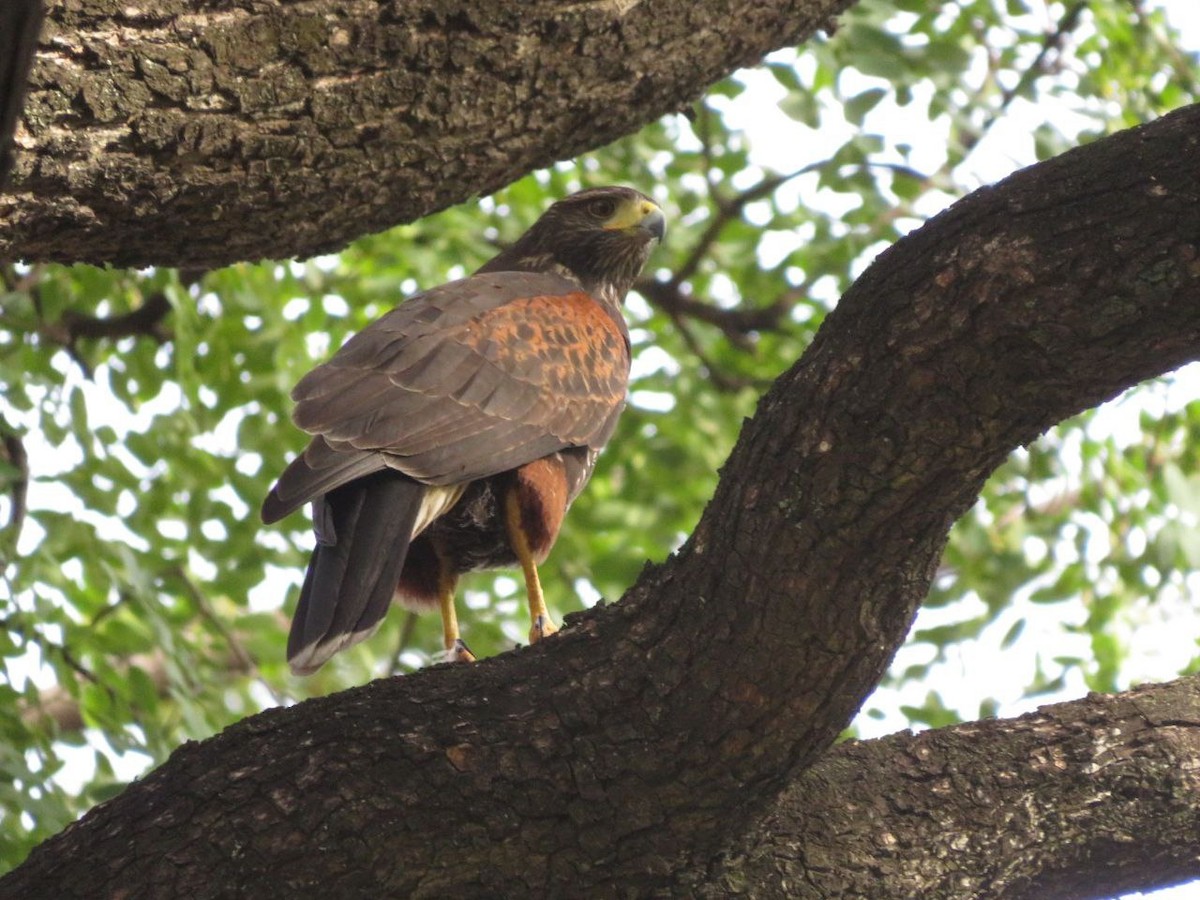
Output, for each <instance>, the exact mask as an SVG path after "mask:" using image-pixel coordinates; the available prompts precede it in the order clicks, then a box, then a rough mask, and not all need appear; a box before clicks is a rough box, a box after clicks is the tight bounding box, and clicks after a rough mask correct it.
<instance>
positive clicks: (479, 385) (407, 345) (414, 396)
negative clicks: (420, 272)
mask: <svg viewBox="0 0 1200 900" xmlns="http://www.w3.org/2000/svg"><path fill="white" fill-rule="evenodd" d="M628 377H629V339H628V332H627V331H626V329H625V325H624V321H623V320H622V318H621V316H620V313H619V312H617V311H616V310H612V311H609V310H607V309H606V308H605V307H603V306H602V305H601V303H600V302H599V301H597V300H596V299H595V298H593V297H590V296H589V295H587V294H586V293H584V292H583V291H581V290H580V288H579V286H578V285H577V284H575V283H574V282H572V281H569V280H567V279H565V278H563V277H560V276H558V275H554V274H549V273H545V274H537V273H518V272H495V273H487V274H483V275H474V276H471V277H470V278H466V279H462V280H460V281H456V282H451V283H450V284H447V285H443V286H442V287H440V288H435V289H434V290H432V291H428V292H426V293H424V294H421V295H418V296H417V297H414V298H413V299H411V300H409V301H407V302H406V303H403V304H401V305H400V306H398V307H396V308H395V309H394V310H392V311H391V312H389V313H388V314H386V315H385V316H383V317H382V318H381V319H379V320H378V321H376V322H375V323H373V324H372V325H370V326H368V327H367V328H365V329H364V330H363V331H361V332H360V333H359V334H357V335H355V336H354V337H353V338H351V339H350V340H349V341H348V342H347V343H346V344H345V346H343V347H342V349H341V350H339V351H338V352H337V353H336V354H335V355H334V357H333V358H332V359H331V360H330V361H329V362H328V363H326V364H325V365H322V366H319V367H317V368H316V369H314V370H313V371H312V372H310V373H309V374H308V375H306V376H305V377H304V378H303V379H301V381H300V383H299V384H297V386H296V389H295V391H294V392H293V397H294V398H295V400H296V409H295V413H294V419H295V421H296V424H297V425H299V426H300V427H301V428H303V429H304V430H305V431H307V432H309V433H310V434H312V435H313V436H314V439H313V441H312V443H311V444H310V447H309V450H307V451H306V452H305V453H304V454H302V455H301V456H300V457H298V458H297V459H296V460H295V461H294V462H293V463H292V465H291V466H289V467H288V469H287V470H286V471H285V472H284V474H283V476H282V477H281V478H280V481H279V484H278V485H277V486H276V487H275V489H274V490H273V491H272V493H271V495H270V496H269V497H268V499H267V503H266V504H265V505H264V509H263V515H264V517H266V516H268V515H270V516H271V517H272V518H271V519H270V520H271V521H273V520H274V519H275V518H279V517H281V516H282V515H286V514H287V512H290V511H291V510H292V509H295V508H297V507H299V506H300V505H302V504H303V503H304V502H306V501H307V500H310V499H313V498H315V497H318V496H320V495H321V494H324V493H327V492H328V491H330V490H332V489H334V488H336V487H337V486H339V485H342V484H346V483H347V482H348V481H350V480H353V479H354V478H358V477H361V476H362V475H363V474H369V473H371V472H374V471H378V470H379V469H382V468H391V469H395V470H397V471H400V472H403V473H405V474H407V475H409V476H410V477H412V478H415V479H417V480H419V481H422V482H425V483H427V484H455V483H459V482H466V481H472V480H475V479H478V478H483V477H487V476H489V475H493V474H496V473H498V472H503V471H506V470H508V469H511V468H514V467H516V466H519V465H522V464H524V463H527V462H530V461H532V460H534V459H537V458H539V457H541V456H545V455H546V454H548V453H553V452H555V451H558V450H562V449H564V448H569V447H587V448H591V449H593V450H598V449H599V448H600V447H602V446H603V445H604V443H605V442H606V441H607V440H608V438H609V436H610V435H611V432H612V427H611V426H612V422H613V421H615V415H616V413H617V412H619V411H620V409H621V407H622V406H623V404H624V398H625V390H626V386H627V383H628Z"/></svg>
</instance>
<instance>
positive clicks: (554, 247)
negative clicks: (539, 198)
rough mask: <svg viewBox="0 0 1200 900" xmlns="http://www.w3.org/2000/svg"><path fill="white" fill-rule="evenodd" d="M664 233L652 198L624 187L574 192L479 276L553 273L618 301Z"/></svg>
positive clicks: (485, 267) (630, 285)
mask: <svg viewBox="0 0 1200 900" xmlns="http://www.w3.org/2000/svg"><path fill="white" fill-rule="evenodd" d="M665 233H666V219H665V218H664V217H663V213H662V210H661V209H659V208H658V205H657V204H655V202H654V201H653V200H651V199H650V198H649V197H647V196H646V195H645V194H643V193H641V192H640V191H635V190H633V188H627V187H602V188H591V189H590V190H586V191H579V192H578V193H576V194H572V195H571V196H569V197H564V198H563V199H562V200H559V201H558V202H557V203H555V204H554V205H553V206H551V207H550V208H549V209H548V210H546V212H545V213H543V214H542V217H541V218H540V219H538V220H537V222H535V223H534V225H533V227H532V228H530V229H529V230H528V231H526V232H525V234H523V235H522V236H521V237H520V239H518V240H517V242H516V243H515V244H513V245H512V246H511V247H510V248H508V249H507V250H505V251H504V252H503V253H501V254H500V255H499V256H497V257H495V258H494V259H493V260H492V261H491V262H489V263H488V264H487V265H485V266H484V267H483V268H481V269H480V270H479V271H481V272H498V271H527V272H546V271H558V272H562V273H563V274H565V275H569V276H572V277H574V278H576V279H577V280H578V281H579V282H580V283H581V284H582V285H583V287H584V289H585V290H587V291H589V292H590V293H592V294H595V295H597V296H603V297H604V298H605V299H608V300H610V301H612V302H620V301H621V300H623V299H624V297H625V294H626V293H627V292H628V291H629V288H630V287H632V285H633V282H634V280H635V279H636V278H637V276H638V274H639V273H640V272H641V271H642V267H643V266H644V265H645V264H646V259H647V258H648V257H649V256H650V251H651V250H652V249H653V248H654V245H655V244H656V243H658V242H660V241H661V240H662V239H663V235H664V234H665Z"/></svg>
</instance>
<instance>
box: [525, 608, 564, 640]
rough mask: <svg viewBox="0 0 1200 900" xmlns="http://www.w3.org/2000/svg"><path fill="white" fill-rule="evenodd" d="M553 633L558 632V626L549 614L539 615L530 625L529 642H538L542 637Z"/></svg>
mask: <svg viewBox="0 0 1200 900" xmlns="http://www.w3.org/2000/svg"><path fill="white" fill-rule="evenodd" d="M552 634H558V626H557V625H555V624H554V623H553V622H551V621H550V617H549V616H548V615H539V616H537V617H536V618H535V619H534V620H533V624H532V625H531V626H529V643H531V644H536V643H537V642H538V641H540V640H541V639H542V638H544V637H547V636H549V635H552Z"/></svg>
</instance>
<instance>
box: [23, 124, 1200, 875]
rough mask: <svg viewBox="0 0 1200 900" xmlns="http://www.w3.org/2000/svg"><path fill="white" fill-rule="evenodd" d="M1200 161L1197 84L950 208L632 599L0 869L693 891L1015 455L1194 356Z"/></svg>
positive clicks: (299, 714) (792, 375) (827, 343)
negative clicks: (1150, 114)
mask: <svg viewBox="0 0 1200 900" xmlns="http://www.w3.org/2000/svg"><path fill="white" fill-rule="evenodd" d="M1198 166H1200V106H1197V107H1190V108H1188V109H1185V110H1182V111H1180V112H1178V113H1176V114H1174V115H1171V116H1168V117H1166V118H1164V119H1162V120H1160V121H1158V122H1155V123H1152V124H1150V125H1147V126H1144V127H1141V128H1137V129H1133V130H1131V131H1128V132H1124V133H1121V134H1118V135H1115V136H1113V137H1110V138H1106V139H1104V140H1101V141H1097V142H1096V143H1094V144H1091V145H1089V146H1086V147H1083V148H1080V149H1078V150H1076V151H1073V152H1071V153H1068V154H1065V155H1064V156H1062V157H1060V158H1058V159H1055V160H1051V161H1049V162H1047V163H1044V164H1041V165H1038V166H1035V167H1032V168H1030V169H1028V170H1025V171H1023V172H1020V173H1018V174H1017V175H1015V176H1013V177H1012V178H1009V179H1007V180H1006V181H1005V182H1003V183H1001V184H1000V185H997V186H996V187H994V188H991V189H987V190H982V191H979V192H976V193H975V194H973V195H972V196H970V197H969V198H967V199H966V200H964V201H962V202H960V203H958V204H956V205H955V206H954V207H953V208H952V209H951V210H949V211H948V212H946V213H944V214H942V215H940V216H938V217H936V218H935V219H932V220H930V222H928V223H927V224H926V225H925V226H924V227H922V228H921V229H920V230H918V231H917V232H914V233H913V234H911V235H910V236H908V237H907V238H905V239H904V240H902V241H900V242H899V243H897V244H896V245H895V246H894V247H893V248H891V249H890V250H889V251H887V252H886V253H884V254H882V255H881V256H880V257H879V259H878V260H877V261H876V263H875V264H874V265H873V266H872V267H871V269H870V270H868V272H867V273H866V274H864V276H863V277H862V278H860V279H859V281H858V282H857V283H856V284H855V285H854V287H853V288H852V289H851V290H850V291H849V292H847V294H846V295H845V297H843V299H842V301H841V303H840V304H839V306H838V308H837V309H836V310H835V311H834V312H833V313H832V314H831V315H830V316H829V317H828V318H827V319H826V321H825V323H824V325H823V327H822V329H821V331H820V333H819V334H818V335H817V338H816V339H815V341H814V342H813V344H812V346H811V347H810V348H809V350H808V352H807V353H806V354H805V356H804V358H803V359H802V360H801V362H800V363H798V364H797V365H796V366H795V367H794V368H793V369H792V370H791V371H790V372H788V373H787V374H785V375H784V376H783V377H782V378H781V379H780V380H779V381H778V382H777V384H776V386H775V387H774V388H772V390H771V391H770V392H769V393H768V394H767V395H766V396H765V397H764V398H763V401H762V403H761V404H760V407H759V411H758V413H757V415H756V417H755V419H754V420H753V421H752V422H751V423H749V424H748V426H747V427H746V429H745V430H744V433H743V434H742V436H741V439H740V440H739V443H738V446H737V448H736V449H735V451H734V453H733V455H732V456H731V458H730V460H729V462H728V463H727V465H726V467H725V469H724V471H723V476H722V479H721V482H720V485H719V487H718V490H717V494H716V496H715V497H714V499H713V501H712V503H711V504H710V506H709V508H708V509H707V510H706V512H705V514H704V517H703V518H702V520H701V522H700V524H699V526H698V527H697V529H696V532H695V533H694V534H693V536H692V538H691V539H690V540H689V541H688V543H687V544H686V545H685V546H684V547H683V548H682V549H681V550H680V552H679V553H678V554H677V555H676V556H675V557H674V558H673V559H671V560H669V561H668V562H667V563H666V564H664V565H661V566H657V567H651V568H650V569H649V570H648V571H647V572H646V573H645V574H644V575H643V577H642V578H641V579H640V580H639V582H638V584H637V585H635V587H634V588H632V589H631V590H630V592H629V593H628V594H627V595H626V597H625V598H624V599H623V601H622V602H621V603H618V604H616V605H613V606H608V607H604V608H598V609H594V610H591V611H589V612H587V613H584V614H581V615H579V616H577V617H575V618H574V619H572V620H569V625H570V627H568V628H567V629H565V630H564V631H563V632H562V633H560V634H559V635H558V636H557V637H555V638H554V639H553V640H549V641H545V642H542V643H539V644H538V645H537V646H536V647H533V648H530V649H528V650H526V651H523V652H517V653H510V654H505V655H503V656H501V657H497V658H494V659H490V660H485V661H483V662H482V663H480V664H478V665H474V666H456V667H437V668H433V669H428V670H425V671H423V672H420V673H417V674H416V675H413V676H408V677H405V678H398V679H390V680H386V681H379V682H375V683H373V684H371V685H369V686H367V687H365V688H362V689H359V690H355V691H349V692H346V693H343V694H340V695H337V696H333V697H327V698H322V699H320V700H316V701H310V702H308V703H304V704H301V705H299V706H296V707H292V708H289V709H277V710H271V711H269V712H267V713H264V714H262V715H260V716H256V717H254V718H252V719H249V720H247V721H245V722H243V723H241V724H239V725H237V726H235V727H233V728H231V729H229V730H227V731H226V732H225V733H223V734H222V735H220V736H218V737H217V738H214V739H212V740H210V741H206V742H204V743H203V744H198V745H189V746H188V747H185V748H183V749H181V750H180V751H179V752H177V753H176V754H175V755H174V756H173V757H172V759H171V760H170V761H169V762H168V763H167V764H165V765H164V766H162V767H161V768H160V769H158V770H157V771H156V772H154V773H152V774H151V775H150V776H148V777H147V778H146V779H145V780H144V781H142V782H139V783H138V784H137V785H135V786H133V787H131V788H130V789H129V790H128V791H126V792H125V793H124V794H123V795H121V796H120V797H119V798H117V799H115V800H114V801H112V802H110V803H108V804H106V805H105V806H103V807H101V808H100V809H98V810H96V811H95V812H93V813H92V814H91V815H90V816H88V817H87V818H86V819H85V820H84V821H83V822H82V823H80V824H79V825H78V826H76V827H73V828H72V829H69V830H68V831H67V832H65V833H64V834H63V835H61V836H59V838H57V839H55V840H54V841H52V842H49V843H48V844H47V845H45V846H44V848H43V849H42V850H41V851H39V852H37V853H35V854H34V855H33V856H31V858H30V860H29V862H28V863H27V864H26V866H25V867H23V868H22V869H20V870H18V872H17V873H15V874H14V875H13V876H11V879H10V880H9V881H8V882H5V883H4V889H5V890H8V891H12V892H14V893H10V894H9V895H10V896H44V895H53V896H59V897H67V896H73V895H78V894H79V893H87V894H92V895H94V894H95V893H96V892H98V891H100V892H105V893H110V892H111V893H118V892H120V891H122V890H124V889H126V888H130V889H134V888H136V889H137V890H141V891H143V892H148V893H151V894H159V895H186V896H206V895H216V894H220V893H221V892H222V891H227V892H239V891H240V892H242V893H246V892H250V893H253V892H256V891H258V892H262V891H266V892H278V891H290V892H293V893H303V892H305V891H311V890H312V889H315V886H318V885H320V886H322V887H323V888H324V889H326V890H330V889H332V888H331V887H330V886H331V885H332V884H334V883H335V882H336V886H337V890H338V892H339V893H340V894H342V895H355V894H357V895H371V896H378V895H380V894H388V895H406V894H412V895H414V896H446V895H450V894H453V895H455V896H466V895H497V894H501V895H502V894H514V893H527V892H529V891H536V890H546V889H548V888H552V887H553V886H554V885H560V886H561V885H566V884H570V885H571V886H572V889H573V890H574V891H576V892H583V893H587V892H597V893H605V892H607V893H612V894H616V893H622V894H639V893H649V892H652V891H655V890H669V889H671V888H672V887H680V886H682V889H683V890H685V891H686V890H687V888H688V886H689V885H690V886H695V885H697V884H698V883H699V880H701V879H702V878H703V877H704V874H703V873H707V872H708V871H710V866H711V862H712V860H713V859H714V858H715V857H716V856H717V855H718V854H720V853H721V852H722V851H727V850H729V849H730V848H731V847H736V846H738V845H740V843H741V841H742V840H743V839H744V836H745V835H746V834H747V833H749V831H750V829H751V827H752V826H753V825H754V824H755V823H757V822H759V821H761V819H762V817H763V815H764V814H766V813H767V812H768V811H769V809H770V807H771V804H772V802H773V800H774V798H775V797H776V796H778V793H779V792H780V791H781V790H782V789H783V788H785V787H786V786H787V785H788V784H789V783H790V782H792V781H793V780H794V779H795V778H796V777H797V776H798V775H799V774H800V773H801V772H802V771H803V770H804V769H805V768H807V767H808V766H809V765H811V764H812V762H813V761H814V760H815V759H817V758H818V756H819V755H820V754H821V753H823V752H824V751H825V750H826V749H827V748H828V747H829V745H830V743H831V742H832V741H833V739H834V738H835V736H836V735H837V733H838V732H839V731H840V730H841V729H842V728H843V727H844V726H845V724H846V723H847V722H848V721H849V719H850V717H851V716H852V715H853V713H854V711H855V710H856V709H857V708H858V706H859V704H860V703H861V701H862V699H863V698H864V697H865V696H866V694H867V693H868V692H869V691H870V690H871V689H872V688H873V686H874V685H875V684H876V683H877V681H878V679H879V677H880V675H881V673H882V672H883V671H884V670H885V668H886V666H887V664H888V661H889V660H890V658H891V656H892V653H893V652H894V650H895V648H896V647H897V646H898V645H899V644H900V642H901V641H902V640H903V637H904V635H905V633H906V631H907V630H908V627H909V625H910V623H911V620H912V616H913V614H914V611H915V610H916V607H917V605H918V603H919V602H920V600H921V598H922V597H923V596H924V595H925V592H926V590H927V588H928V584H929V579H930V576H931V573H932V572H933V571H934V570H935V568H936V565H937V562H938V558H939V556H940V553H941V549H942V547H943V545H944V542H945V539H946V534H947V532H948V530H949V528H950V525H951V524H952V523H953V521H954V520H955V519H956V518H957V517H958V516H959V515H960V514H961V513H962V512H963V511H964V510H965V509H967V508H968V507H969V506H970V504H971V503H972V502H973V501H974V499H975V497H976V496H977V494H978V491H979V488H980V486H981V485H982V483H983V481H984V479H985V478H986V477H987V475H988V474H989V473H990V472H991V471H992V470H993V469H994V468H995V467H996V466H997V465H998V464H999V463H1000V462H1001V461H1003V459H1004V458H1005V457H1006V456H1007V454H1008V453H1009V452H1011V450H1012V449H1013V448H1015V447H1017V446H1020V445H1021V444H1024V443H1026V442H1028V441H1031V440H1033V439H1034V438H1036V436H1037V435H1038V434H1040V433H1041V432H1042V431H1044V430H1045V429H1046V428H1048V427H1050V426H1051V425H1053V424H1054V423H1056V422H1058V421H1060V420H1062V419H1063V418H1065V417H1067V416H1069V415H1071V414H1074V413H1076V412H1078V411H1080V410H1082V409H1085V408H1088V407H1091V406H1094V405H1095V404H1097V403H1099V402H1101V401H1103V400H1105V399H1107V398H1109V397H1112V396H1114V395H1115V394H1117V393H1119V392H1120V391H1122V390H1124V389H1125V388H1127V387H1129V386H1131V385H1134V384H1136V383H1138V382H1140V381H1142V380H1144V379H1146V378H1150V377H1153V376H1155V375H1158V374H1160V373H1163V372H1167V371H1170V370H1171V369H1173V368H1175V367H1177V366H1179V365H1181V364H1182V363H1184V362H1186V361H1189V360H1192V359H1196V358H1197V357H1200V316H1197V314H1196V310H1197V308H1198V305H1200V252H1198V249H1197V239H1198V237H1200V182H1198V181H1197V179H1196V177H1195V173H1196V171H1197V168H1198ZM990 749H991V748H990V747H988V748H987V751H986V752H990ZM166 847H169V848H170V851H169V852H164V850H163V848H166ZM965 864H966V861H965V860H964V865H965ZM218 878H220V879H225V881H218V880H217V879H218ZM10 886H11V887H10Z"/></svg>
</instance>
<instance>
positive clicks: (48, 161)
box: [0, 0, 850, 267]
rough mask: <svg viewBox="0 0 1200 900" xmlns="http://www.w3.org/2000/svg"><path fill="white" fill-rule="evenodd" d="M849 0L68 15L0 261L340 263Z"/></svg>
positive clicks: (24, 145)
mask: <svg viewBox="0 0 1200 900" xmlns="http://www.w3.org/2000/svg"><path fill="white" fill-rule="evenodd" d="M849 2H850V0H770V2H763V0H705V2H697V3H675V2H670V0H599V2H587V3H576V2H562V0H537V2H523V3H520V4H512V3H504V2H488V3H474V4H451V5H449V6H448V5H447V4H445V3H440V2H435V0H423V2H414V3H380V2H376V0H301V2H287V3H284V2H282V0H275V2H261V3H260V2H256V3H250V2H245V0H217V2H211V0H175V2H171V3H168V4H166V5H165V6H164V5H163V4H157V5H156V6H155V7H154V8H153V11H150V10H149V8H147V10H143V9H141V8H139V7H130V6H129V5H128V4H126V3H122V2H117V0H96V2H93V3H88V4H85V5H80V4H56V5H55V6H54V7H53V8H52V9H51V10H50V12H49V16H48V19H47V24H46V29H45V31H44V37H43V44H42V51H41V53H40V54H39V59H38V64H37V66H36V67H35V69H34V72H33V76H32V90H31V92H30V96H29V99H28V102H27V104H26V113H25V125H26V128H27V132H26V133H25V135H24V136H23V137H21V138H20V140H19V149H20V152H19V153H18V156H17V163H16V169H15V177H14V179H13V185H12V189H11V193H10V194H8V195H7V196H4V195H0V259H5V258H7V259H16V258H24V259H29V260H35V259H36V260H49V259H52V260H66V261H70V262H96V263H113V264H118V265H147V264H160V265H202V266H210V267H211V266H216V265H221V264H225V263H229V262H234V261H236V260H243V259H258V258H261V257H276V258H278V257H287V256H297V255H298V256H307V255H311V254H314V253H319V252H323V251H329V250H334V249H339V248H341V247H342V246H344V245H345V244H346V243H347V242H348V241H350V240H352V239H353V238H355V237H358V236H360V235H363V234H366V233H368V232H372V231H379V230H380V229H383V228H386V227H388V226H391V225H395V224H397V223H400V222H408V221H412V220H414V219H416V218H419V217H420V216H422V215H425V214H427V213H430V212H433V211H434V210H437V209H442V208H444V207H446V206H449V205H451V204H453V203H457V202H459V201H462V200H465V199H466V198H468V197H470V196H471V195H473V194H482V193H488V192H490V191H493V190H496V189H497V188H499V187H502V186H503V185H505V184H507V183H509V182H510V181H513V180H514V179H516V178H518V177H520V176H521V175H523V174H525V173H526V172H529V171H530V170H531V169H535V168H538V167H540V166H545V165H548V164H550V163H552V162H554V161H556V160H561V159H568V158H570V157H572V156H575V155H577V154H579V153H581V152H583V151H585V150H589V149H592V148H594V147H598V146H601V145H603V144H605V143H607V142H609V141H612V140H614V139H616V138H617V137H620V136H622V135H624V134H628V133H629V132H631V131H634V130H636V129H637V127H638V126H640V125H642V124H644V123H646V122H650V121H652V120H654V119H656V118H658V117H660V116H662V115H663V114H665V113H668V112H671V111H673V110H677V109H680V108H683V107H685V106H687V105H688V104H689V103H691V102H692V101H694V100H695V99H696V97H697V96H698V95H699V94H700V92H701V91H702V90H703V89H704V88H705V87H706V86H707V85H709V84H712V83H713V82H714V81H717V80H718V79H720V78H721V77H723V76H725V75H727V74H729V73H730V72H732V71H733V70H735V69H736V68H738V67H740V66H744V65H749V64H752V63H755V62H757V61H759V60H760V59H761V58H762V57H763V56H764V55H765V54H766V53H768V52H769V51H771V50H773V49H776V48H778V47H782V46H785V45H788V44H791V43H796V42H798V41H801V40H803V39H804V38H805V37H807V36H808V35H810V34H812V33H813V31H814V30H816V28H818V27H819V26H821V25H822V24H824V23H825V22H826V21H828V20H829V18H830V17H831V16H832V15H833V14H834V13H836V12H837V11H839V10H840V9H842V8H844V7H845V6H847V5H848V4H849ZM731 21H736V22H737V23H738V27H737V28H736V29H731V28H729V27H728V26H729V22H731Z"/></svg>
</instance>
